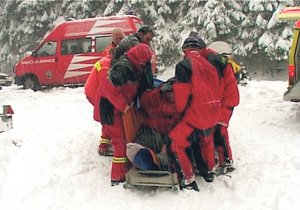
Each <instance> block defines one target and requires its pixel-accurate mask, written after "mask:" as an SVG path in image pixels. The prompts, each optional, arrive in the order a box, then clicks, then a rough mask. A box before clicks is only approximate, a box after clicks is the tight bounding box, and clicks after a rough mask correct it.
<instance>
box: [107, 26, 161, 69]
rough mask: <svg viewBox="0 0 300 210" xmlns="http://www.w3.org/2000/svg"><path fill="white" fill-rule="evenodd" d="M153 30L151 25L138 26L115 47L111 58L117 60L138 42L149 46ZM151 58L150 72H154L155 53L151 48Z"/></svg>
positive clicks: (155, 67)
mask: <svg viewBox="0 0 300 210" xmlns="http://www.w3.org/2000/svg"><path fill="white" fill-rule="evenodd" d="M154 35H155V34H154V30H153V28H152V27H151V26H148V25H143V26H141V27H140V28H139V30H138V31H137V32H136V33H133V34H131V35H129V36H126V37H125V38H124V39H122V41H121V42H120V44H119V45H118V46H117V47H116V49H115V51H114V55H113V59H114V60H117V59H118V58H120V57H121V56H122V55H124V53H125V52H127V51H128V50H129V49H130V48H132V47H133V46H135V45H137V44H139V43H145V44H147V45H148V46H149V47H150V48H151V41H152V40H153V38H154ZM152 52H153V53H152V58H151V68H152V73H156V71H157V66H156V55H155V51H154V50H153V49H152Z"/></svg>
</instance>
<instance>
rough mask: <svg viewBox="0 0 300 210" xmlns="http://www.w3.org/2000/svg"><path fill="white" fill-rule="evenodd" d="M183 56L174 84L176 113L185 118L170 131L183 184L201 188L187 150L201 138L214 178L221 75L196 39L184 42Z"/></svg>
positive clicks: (196, 188)
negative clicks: (201, 52) (207, 58)
mask: <svg viewBox="0 0 300 210" xmlns="http://www.w3.org/2000/svg"><path fill="white" fill-rule="evenodd" d="M182 48H183V51H184V54H185V56H184V59H183V60H182V61H180V62H179V63H178V64H177V65H176V67H175V77H176V79H177V80H178V81H177V82H176V83H174V84H173V90H174V98H175V105H176V110H177V112H180V113H183V117H182V120H181V121H180V122H179V123H178V124H177V125H176V126H175V128H174V129H173V130H172V131H171V132H170V134H169V137H170V139H171V142H172V145H171V148H172V150H173V151H174V153H175V155H176V156H177V158H178V161H179V163H180V166H181V168H182V172H183V175H184V177H183V182H182V186H183V187H185V188H190V189H194V190H196V191H199V189H198V186H197V183H196V182H195V175H194V172H193V167H192V164H191V162H190V160H189V158H188V156H187V154H186V151H185V150H186V149H187V148H188V147H190V145H191V144H192V143H193V141H195V139H199V144H200V147H201V151H202V155H203V157H204V160H205V163H206V166H207V169H208V171H207V173H208V175H210V176H212V177H213V171H214V167H215V162H214V161H215V160H214V139H213V138H214V127H215V125H216V124H217V122H218V120H219V116H220V110H221V103H220V96H219V95H220V94H219V89H220V78H219V75H218V72H217V70H216V69H215V67H214V66H212V65H211V64H210V63H209V62H208V61H207V60H206V59H205V58H204V57H202V56H201V54H200V52H199V49H200V45H199V42H198V41H197V39H196V38H194V37H188V38H187V39H186V40H185V41H184V43H183V46H182Z"/></svg>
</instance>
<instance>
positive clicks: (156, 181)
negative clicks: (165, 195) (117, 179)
mask: <svg viewBox="0 0 300 210" xmlns="http://www.w3.org/2000/svg"><path fill="white" fill-rule="evenodd" d="M136 186H148V187H165V188H171V189H172V191H178V190H179V180H178V177H177V174H176V173H174V172H169V171H156V170H148V171H142V170H139V169H137V168H135V167H133V168H131V169H130V170H129V171H128V172H127V174H126V182H125V183H124V185H123V187H124V188H125V189H132V188H134V187H136Z"/></svg>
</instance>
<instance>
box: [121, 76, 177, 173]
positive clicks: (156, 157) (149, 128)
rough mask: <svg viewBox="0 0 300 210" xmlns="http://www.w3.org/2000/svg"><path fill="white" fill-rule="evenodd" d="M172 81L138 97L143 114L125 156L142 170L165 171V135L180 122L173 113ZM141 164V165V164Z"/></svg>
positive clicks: (166, 163) (166, 160)
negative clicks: (139, 125)
mask: <svg viewBox="0 0 300 210" xmlns="http://www.w3.org/2000/svg"><path fill="white" fill-rule="evenodd" d="M174 82H175V79H174V78H170V79H169V80H167V81H166V82H164V83H162V84H160V85H159V86H158V87H157V88H154V89H152V90H149V91H146V92H144V93H143V94H142V96H141V98H140V104H141V109H142V111H143V112H144V113H145V118H144V121H143V125H142V126H141V128H140V129H139V131H138V133H137V136H136V139H135V143H129V144H127V151H126V153H127V157H128V159H129V160H130V161H131V162H132V163H133V164H134V165H135V166H137V165H138V166H137V167H138V168H140V169H142V170H158V169H159V170H169V167H170V163H169V158H168V155H167V151H166V145H167V141H168V140H167V135H168V134H169V132H170V131H171V130H172V129H173V128H174V126H175V125H176V124H177V122H178V121H179V120H180V118H181V115H180V114H179V113H177V112H176V109H175V104H174V95H173V89H172V85H173V83H174ZM141 162H143V163H141Z"/></svg>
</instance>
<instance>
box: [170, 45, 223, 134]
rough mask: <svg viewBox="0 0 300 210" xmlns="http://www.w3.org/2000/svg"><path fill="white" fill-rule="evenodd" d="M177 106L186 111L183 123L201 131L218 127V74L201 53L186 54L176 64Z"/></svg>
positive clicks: (178, 108)
mask: <svg viewBox="0 0 300 210" xmlns="http://www.w3.org/2000/svg"><path fill="white" fill-rule="evenodd" d="M175 77H176V78H177V80H178V82H176V83H174V85H173V89H174V96H175V104H176V109H177V111H178V112H183V113H184V115H183V120H184V121H185V122H186V123H188V124H190V125H191V126H193V127H195V128H198V129H207V128H211V127H213V126H215V125H216V123H217V122H218V120H219V116H220V111H221V102H220V78H219V76H218V72H217V70H216V69H215V67H213V66H212V65H211V64H210V63H209V62H208V61H207V60H206V59H205V58H203V57H202V56H201V54H200V52H199V51H192V50H191V51H186V54H185V58H184V59H183V60H182V61H181V62H179V63H178V64H177V65H176V69H175Z"/></svg>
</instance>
